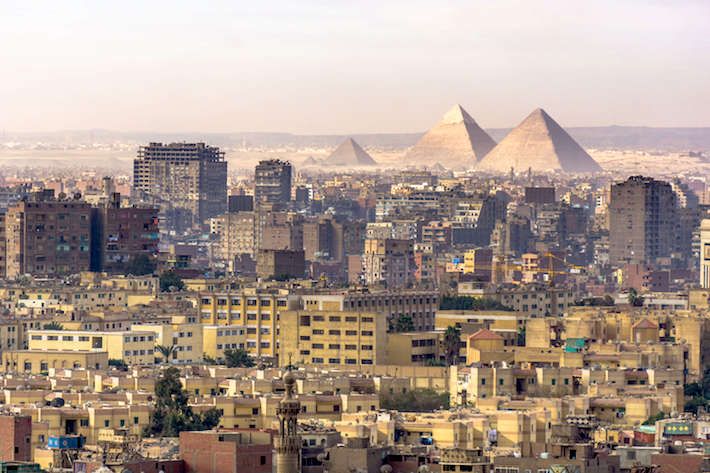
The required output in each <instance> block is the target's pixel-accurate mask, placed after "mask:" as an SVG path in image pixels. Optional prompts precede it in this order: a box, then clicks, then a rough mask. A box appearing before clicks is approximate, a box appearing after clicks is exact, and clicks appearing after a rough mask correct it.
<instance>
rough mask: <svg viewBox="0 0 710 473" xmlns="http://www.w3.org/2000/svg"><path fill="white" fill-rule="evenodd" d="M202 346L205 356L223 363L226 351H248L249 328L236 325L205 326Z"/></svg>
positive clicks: (203, 327)
mask: <svg viewBox="0 0 710 473" xmlns="http://www.w3.org/2000/svg"><path fill="white" fill-rule="evenodd" d="M202 346H203V350H204V354H205V356H208V357H210V358H212V359H213V360H217V361H222V360H224V351H225V350H237V349H240V350H246V348H247V328H246V327H244V326H235V325H230V326H224V325H203V326H202Z"/></svg>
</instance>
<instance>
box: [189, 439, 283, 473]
mask: <svg viewBox="0 0 710 473" xmlns="http://www.w3.org/2000/svg"><path fill="white" fill-rule="evenodd" d="M180 457H181V458H182V459H183V461H184V462H185V473H271V471H272V452H271V433H270V432H268V431H265V430H247V429H244V430H229V431H227V430H220V431H205V432H181V433H180Z"/></svg>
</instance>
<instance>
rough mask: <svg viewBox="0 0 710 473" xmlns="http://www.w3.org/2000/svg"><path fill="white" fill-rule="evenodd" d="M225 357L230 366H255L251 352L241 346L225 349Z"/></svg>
mask: <svg viewBox="0 0 710 473" xmlns="http://www.w3.org/2000/svg"><path fill="white" fill-rule="evenodd" d="M224 359H225V362H226V364H227V367H228V368H251V367H252V366H254V360H252V359H251V357H250V356H249V353H247V352H246V351H245V350H243V349H241V348H237V349H234V350H232V349H231V348H228V349H226V350H224Z"/></svg>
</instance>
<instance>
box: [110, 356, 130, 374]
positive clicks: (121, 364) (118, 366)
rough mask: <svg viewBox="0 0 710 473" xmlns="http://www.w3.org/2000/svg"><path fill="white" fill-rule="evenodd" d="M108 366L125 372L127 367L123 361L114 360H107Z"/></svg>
mask: <svg viewBox="0 0 710 473" xmlns="http://www.w3.org/2000/svg"><path fill="white" fill-rule="evenodd" d="M108 365H109V366H113V367H115V368H116V369H119V370H121V371H126V370H127V369H128V365H127V364H126V362H125V361H123V360H120V359H116V358H109V360H108Z"/></svg>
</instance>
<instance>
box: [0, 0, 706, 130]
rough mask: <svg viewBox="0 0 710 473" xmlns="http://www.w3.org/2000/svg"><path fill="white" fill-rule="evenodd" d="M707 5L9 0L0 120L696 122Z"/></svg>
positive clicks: (23, 123)
mask: <svg viewBox="0 0 710 473" xmlns="http://www.w3.org/2000/svg"><path fill="white" fill-rule="evenodd" d="M168 6H169V7H170V8H168ZM708 13H710V5H707V4H705V3H703V2H695V1H686V2H676V3H673V4H666V3H662V2H651V3H646V4H640V3H636V2H633V3H632V2H624V3H621V4H619V3H612V2H597V3H595V4H593V5H591V4H588V5H583V6H581V7H574V8H571V7H569V6H567V5H566V4H565V3H563V2H555V1H549V2H534V3H533V2H513V1H507V2H497V3H496V4H495V5H484V4H480V5H466V4H463V3H447V4H445V5H440V4H435V3H432V2H414V3H406V4H403V3H400V2H394V3H388V4H387V5H384V6H383V5H375V4H365V5H364V6H361V5H357V6H355V5H352V6H351V5H347V4H337V5H328V4H322V3H319V2H308V3H306V4H303V3H300V4H299V5H291V4H286V3H281V2H277V3H275V4H271V5H270V6H268V7H265V6H253V5H252V6H243V5H238V4H237V5H232V4H228V3H221V2H210V3H209V4H207V5H204V6H195V5H187V4H183V3H179V4H167V3H161V2H159V3H154V4H151V5H148V6H141V14H140V15H135V14H134V12H133V9H132V8H130V4H129V5H128V7H123V6H122V7H120V8H119V7H118V5H112V4H104V5H89V6H84V7H82V6H81V5H79V4H78V3H69V4H63V5H61V7H60V6H54V5H51V4H35V5H27V4H25V3H21V2H9V3H8V4H7V5H6V8H5V14H4V15H3V18H2V19H0V40H1V41H2V42H3V43H4V44H12V45H13V47H12V48H5V49H4V50H3V51H2V52H0V59H2V63H3V64H4V65H5V66H6V67H7V69H8V72H10V73H9V74H4V75H3V78H2V79H0V83H1V84H3V87H2V88H0V101H1V102H2V103H3V112H2V113H0V129H2V130H6V131H16V132H22V131H54V130H69V129H92V128H102V129H111V130H121V131H156V132H157V131H164V132H167V131H170V132H178V133H179V132H188V131H201V132H234V131H255V132H260V131H282V132H292V133H306V134H320V133H322V134H330V133H374V132H383V133H385V132H419V131H423V130H426V129H428V128H429V127H431V126H432V125H433V124H434V123H435V122H436V120H437V119H438V118H439V117H440V116H441V114H442V113H443V112H444V111H445V110H447V109H449V108H450V107H451V106H452V105H453V104H455V103H461V104H462V105H463V106H464V108H466V109H467V110H468V111H469V112H470V113H471V115H472V116H473V117H474V118H475V119H476V120H477V121H478V122H479V124H480V125H481V126H482V127H483V128H503V127H513V126H515V125H516V124H517V123H519V122H520V120H521V119H522V118H523V117H524V116H525V115H527V113H529V111H530V110H532V109H534V108H537V107H543V108H545V109H546V110H549V111H550V112H551V113H552V114H554V115H555V116H556V117H558V118H559V120H560V121H561V122H563V123H565V124H566V126H569V127H575V126H605V125H612V124H617V125H639V126H678V127H681V126H688V127H700V126H708V125H710V112H708V110H707V107H702V106H700V105H701V104H703V103H707V102H708V101H709V100H710V92H708V91H707V90H706V89H707V88H706V87H705V86H704V84H705V83H706V82H707V79H708V76H709V75H710V59H708V58H707V56H706V55H705V54H704V51H705V50H706V49H707V43H708V41H709V40H708V39H707V37H706V35H705V34H704V31H705V30H706V29H707V23H708V20H707V19H708V18H710V15H708ZM158 19H159V21H158ZM365 32H366V34H365ZM176 104H178V105H176Z"/></svg>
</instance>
